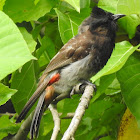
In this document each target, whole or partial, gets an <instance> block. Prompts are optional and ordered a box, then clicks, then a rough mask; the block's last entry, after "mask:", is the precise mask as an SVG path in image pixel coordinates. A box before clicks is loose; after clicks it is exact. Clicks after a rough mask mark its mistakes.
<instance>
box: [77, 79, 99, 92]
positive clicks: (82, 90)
mask: <svg viewBox="0 0 140 140" xmlns="http://www.w3.org/2000/svg"><path fill="white" fill-rule="evenodd" d="M87 85H90V86H92V87H93V89H94V91H95V92H96V90H97V89H96V85H95V84H93V83H91V82H90V81H85V80H81V85H80V86H79V90H80V91H81V92H82V93H83V92H84V90H85V87H86V86H87Z"/></svg>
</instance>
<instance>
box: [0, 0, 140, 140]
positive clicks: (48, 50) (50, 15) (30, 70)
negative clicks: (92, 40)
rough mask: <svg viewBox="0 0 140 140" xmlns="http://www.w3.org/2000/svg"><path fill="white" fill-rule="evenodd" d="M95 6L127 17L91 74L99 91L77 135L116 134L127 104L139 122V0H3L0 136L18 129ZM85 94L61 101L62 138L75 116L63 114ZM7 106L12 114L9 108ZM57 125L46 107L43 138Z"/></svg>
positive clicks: (109, 138) (105, 138)
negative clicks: (42, 81) (51, 66)
mask: <svg viewBox="0 0 140 140" xmlns="http://www.w3.org/2000/svg"><path fill="white" fill-rule="evenodd" d="M96 5H98V6H99V7H101V8H102V9H104V10H107V11H109V12H112V13H114V14H117V13H122V14H126V17H124V18H122V19H120V20H119V21H118V25H119V30H118V32H117V39H116V47H115V49H114V51H113V54H112V56H111V58H110V59H109V61H108V63H107V65H106V66H105V67H104V68H103V69H102V70H101V71H100V72H99V73H98V74H97V75H95V76H93V77H92V78H91V80H92V82H95V83H96V85H97V92H96V95H95V96H94V97H93V99H92V100H91V103H90V105H89V108H88V109H87V110H86V114H85V115H84V117H83V119H82V121H81V124H80V126H79V127H78V130H77V132H76V134H75V139H76V140H85V139H87V140H93V139H100V140H114V139H117V136H118V130H119V126H120V121H121V118H122V115H123V114H124V112H125V110H126V108H127V107H128V108H129V109H130V111H131V113H132V114H133V115H134V116H135V118H136V120H137V124H138V126H139V127H140V110H139V108H140V53H139V52H140V51H139V49H138V47H139V45H138V44H139V42H140V28H139V26H138V25H140V1H139V0H127V1H126V0H112V1H110V0H99V1H98V0H24V1H23V0H22V1H19V0H12V1H11V0H0V10H1V11H0V80H1V83H0V105H1V107H0V113H1V115H0V116H1V117H0V139H3V138H4V137H6V136H8V135H9V134H10V135H13V134H15V133H16V132H17V130H18V129H19V127H20V125H21V124H15V118H16V116H17V114H15V112H17V113H20V111H21V109H22V108H23V106H24V104H25V103H26V102H27V100H28V99H29V98H30V96H31V95H32V94H33V92H34V91H35V89H36V85H37V82H38V78H39V77H40V75H41V74H42V72H43V70H44V69H45V67H46V66H47V64H48V63H49V61H50V60H51V58H52V57H53V56H54V55H55V54H56V53H57V52H58V50H59V49H60V48H61V47H62V46H63V44H65V43H66V42H67V41H68V40H69V39H71V38H72V37H74V36H75V35H76V34H77V31H78V26H79V25H80V23H81V22H82V21H83V20H84V19H85V18H86V17H88V16H89V14H90V12H91V9H92V7H94V6H96ZM80 96H81V95H74V96H73V97H72V99H65V100H63V101H61V102H59V103H58V110H59V112H60V113H62V115H61V118H62V119H61V131H60V134H59V136H58V139H61V137H62V135H63V133H64V132H65V130H66V129H67V127H68V125H69V123H70V121H71V119H63V117H65V116H66V114H67V113H69V112H74V111H75V109H76V107H77V105H78V103H79V99H80ZM9 100H10V101H12V104H11V102H10V101H9ZM9 104H10V105H9ZM7 106H8V108H9V110H10V111H9V113H5V112H7V111H8V110H7ZM12 106H13V107H12ZM12 109H13V111H12ZM13 113H14V114H13ZM11 116H12V117H11ZM52 130H53V120H52V116H51V114H50V112H49V111H48V110H47V111H46V112H45V114H44V116H43V119H42V121H41V127H40V133H39V134H40V135H39V138H38V139H39V140H45V139H50V136H51V133H52Z"/></svg>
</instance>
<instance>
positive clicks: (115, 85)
mask: <svg viewBox="0 0 140 140" xmlns="http://www.w3.org/2000/svg"><path fill="white" fill-rule="evenodd" d="M120 92H121V88H120V83H119V81H118V80H117V78H116V77H115V79H114V80H113V82H112V83H111V84H110V85H109V86H108V88H107V89H106V90H105V94H106V95H114V94H118V93H120Z"/></svg>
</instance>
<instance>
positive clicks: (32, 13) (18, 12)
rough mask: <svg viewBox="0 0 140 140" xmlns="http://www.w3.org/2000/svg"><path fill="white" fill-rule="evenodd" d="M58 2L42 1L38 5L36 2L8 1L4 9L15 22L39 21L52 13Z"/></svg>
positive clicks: (29, 0) (25, 0) (27, 0)
mask: <svg viewBox="0 0 140 140" xmlns="http://www.w3.org/2000/svg"><path fill="white" fill-rule="evenodd" d="M55 3H56V1H54V0H40V1H39V2H38V3H37V4H36V5H35V4H34V0H12V1H11V0H6V3H5V6H4V8H3V10H4V12H5V13H6V14H7V15H9V16H10V17H11V18H12V19H13V20H14V22H22V21H30V20H38V19H39V18H40V17H42V16H44V15H45V14H46V13H48V12H50V10H51V9H52V7H53V6H54V4H55Z"/></svg>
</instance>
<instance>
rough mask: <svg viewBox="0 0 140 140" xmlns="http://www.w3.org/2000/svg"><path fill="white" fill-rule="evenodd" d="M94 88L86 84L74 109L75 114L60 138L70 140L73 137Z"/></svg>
mask: <svg viewBox="0 0 140 140" xmlns="http://www.w3.org/2000/svg"><path fill="white" fill-rule="evenodd" d="M93 91H94V88H93V86H91V85H87V86H86V88H85V91H84V93H83V95H82V97H81V100H80V103H79V105H78V107H77V109H76V111H75V115H74V117H73V119H72V121H71V124H70V125H69V127H68V129H67V131H66V132H65V133H64V136H63V138H62V140H71V139H74V134H75V132H76V130H77V128H78V125H79V123H80V121H81V119H82V117H83V115H84V113H85V110H86V108H87V107H88V105H89V102H90V100H91V98H92V96H93Z"/></svg>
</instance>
